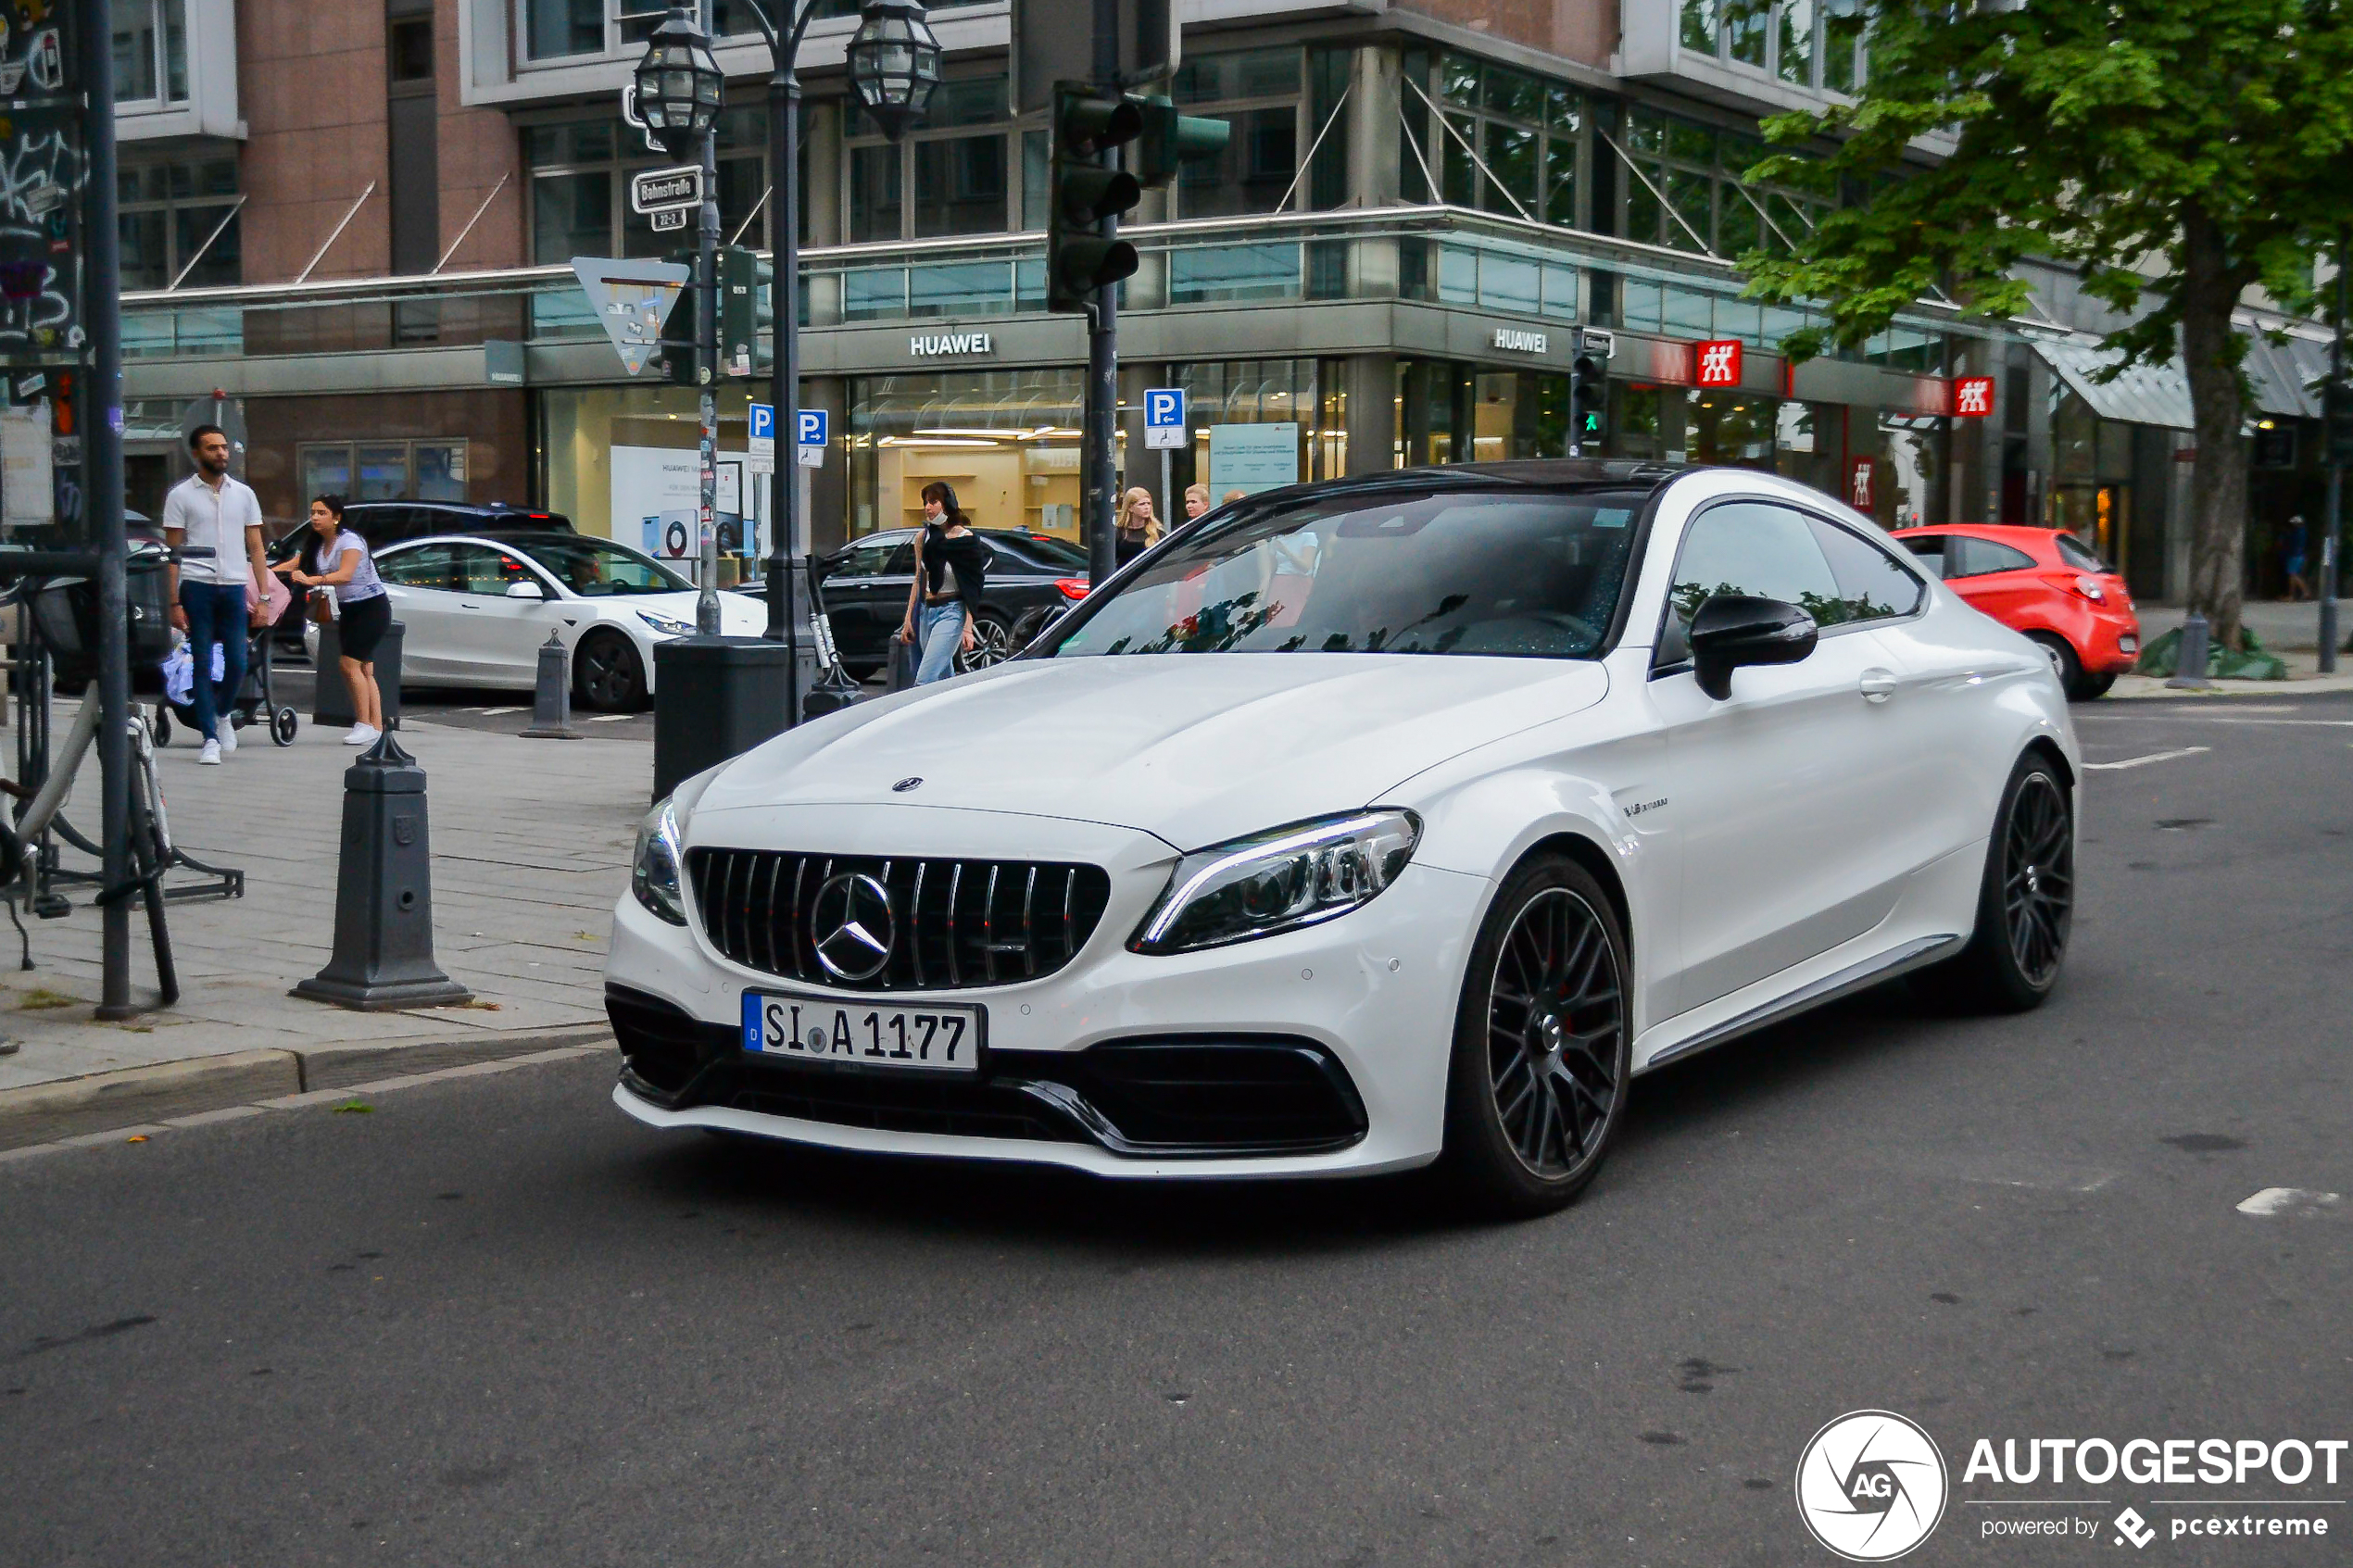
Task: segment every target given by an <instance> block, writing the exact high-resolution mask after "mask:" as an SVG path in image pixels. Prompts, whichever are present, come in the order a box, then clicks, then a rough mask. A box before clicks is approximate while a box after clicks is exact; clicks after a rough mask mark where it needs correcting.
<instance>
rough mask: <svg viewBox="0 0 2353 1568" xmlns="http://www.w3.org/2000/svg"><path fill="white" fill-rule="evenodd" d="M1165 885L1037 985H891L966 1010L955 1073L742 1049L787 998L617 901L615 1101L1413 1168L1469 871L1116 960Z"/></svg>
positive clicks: (671, 1112)
mask: <svg viewBox="0 0 2353 1568" xmlns="http://www.w3.org/2000/svg"><path fill="white" fill-rule="evenodd" d="M1164 874H1165V872H1164V869H1163V870H1162V871H1161V872H1158V873H1155V874H1153V875H1147V876H1137V877H1129V876H1119V875H1115V876H1114V896H1113V901H1112V909H1111V910H1110V912H1108V913H1107V914H1106V916H1105V918H1104V919H1103V921H1102V922H1101V924H1100V925H1099V926H1098V927H1097V929H1096V931H1095V933H1094V935H1093V937H1092V939H1091V940H1089V942H1088V944H1087V946H1086V947H1085V948H1084V949H1082V951H1081V952H1080V954H1079V955H1078V957H1077V959H1076V960H1075V961H1074V962H1072V963H1071V964H1070V965H1069V966H1068V967H1067V968H1065V969H1063V970H1061V971H1060V972H1056V973H1054V974H1052V975H1049V976H1045V977H1042V978H1040V979H1038V980H1034V981H1025V982H1021V983H1017V984H1013V985H993V986H978V987H971V988H966V989H961V990H955V991H940V992H931V993H913V992H908V991H894V992H892V993H890V994H889V996H888V997H887V1000H888V1001H889V1002H891V1003H892V1004H895V1005H913V1004H917V1003H919V1002H920V1001H921V1000H923V999H925V997H929V998H930V999H934V1000H938V1001H943V1002H954V1003H957V1004H962V1005H973V1004H977V1005H980V1006H984V1007H986V1008H987V1009H988V1056H987V1058H986V1059H985V1060H984V1076H983V1078H982V1079H981V1080H980V1081H977V1082H975V1081H970V1080H966V1081H961V1082H942V1081H938V1080H929V1081H916V1080H912V1079H911V1078H909V1077H907V1076H905V1075H900V1076H887V1075H882V1074H875V1073H855V1072H853V1071H850V1070H848V1069H839V1068H826V1067H822V1066H817V1065H813V1064H799V1063H789V1064H788V1063H783V1062H778V1061H774V1060H770V1059H767V1058H764V1057H761V1056H759V1055H757V1054H754V1053H747V1052H745V1051H744V1050H743V1049H742V1048H741V1042H740V1023H739V1022H738V1021H739V1019H740V1016H741V1011H740V1010H741V1006H742V1002H741V998H742V995H743V993H744V991H745V990H746V989H764V988H774V987H777V986H779V985H786V986H789V987H791V988H796V989H801V990H807V989H808V987H807V986H804V985H797V983H792V982H784V981H779V980H778V979H777V977H775V976H774V975H769V974H763V973H761V972H758V971H755V970H751V969H749V968H745V967H743V966H740V965H737V964H735V963H732V962H730V961H728V960H725V959H724V958H722V957H720V956H719V955H718V954H717V953H716V952H715V951H713V950H712V949H711V947H710V945H709V944H708V943H707V942H706V941H705V940H704V939H703V937H702V936H701V935H700V933H699V932H698V931H693V930H682V929H681V928H679V927H676V926H673V925H669V924H666V923H664V922H661V921H660V920H657V919H656V918H655V917H654V916H653V915H652V914H650V913H649V912H648V911H647V910H645V909H642V908H641V907H639V906H638V905H637V904H636V902H635V900H634V899H632V898H628V897H624V898H623V900H622V901H621V904H620V907H619V909H618V912H617V913H616V916H615V919H614V931H613V942H612V948H611V957H610V960H608V963H607V966H606V978H607V985H608V999H609V1009H610V1011H611V1012H612V1014H613V1017H614V1027H615V1032H616V1035H619V1036H620V1038H621V1039H622V1042H623V1050H624V1065H623V1073H622V1080H621V1083H620V1084H619V1085H617V1086H616V1088H615V1090H614V1095H613V1098H614V1100H615V1103H617V1104H618V1105H620V1106H621V1108H622V1109H623V1110H626V1111H627V1112H628V1113H629V1114H630V1115H632V1116H634V1117H635V1118H636V1119H637V1120H639V1121H641V1122H644V1123H648V1125H652V1126H659V1127H708V1128H714V1129H719V1130H724V1131H732V1132H739V1133H749V1134H756V1135H763V1136H768V1137H775V1138H781V1139H786V1140H788V1141H791V1142H795V1143H803V1144H812V1145H820V1146H824V1147H828V1148H843V1149H856V1150H863V1151H868V1152H879V1153H898V1154H911V1155H933V1156H949V1157H956V1158H967V1159H983V1160H1024V1161H1030V1162H1036V1163H1044V1164H1052V1165H1061V1166H1065V1167H1069V1168H1071V1169H1076V1170H1083V1171H1089V1172H1094V1173H1098V1174H1102V1175H1113V1176H1130V1177H1169V1176H1180V1177H1193V1178H1203V1177H1229V1176H1238V1175H1259V1176H1274V1175H1306V1174H1341V1173H1371V1172H1375V1171H1383V1170H1395V1169H1402V1168H1406V1167H1411V1166H1415V1165H1420V1164H1424V1163H1427V1162H1428V1160H1431V1159H1433V1158H1434V1157H1435V1156H1436V1155H1437V1153H1438V1150H1439V1147H1440V1143H1441V1135H1442V1127H1443V1120H1444V1105H1445V1091H1446V1072H1447V1062H1448V1059H1449V1055H1450V1052H1451V1047H1452V1042H1453V1027H1454V1012H1455V1002H1456V998H1457V997H1458V995H1459V991H1460V985H1461V976H1462V972H1463V966H1464V963H1465V962H1466V955H1467V946H1468V941H1469V935H1470V933H1471V932H1472V931H1473V930H1474V929H1475V927H1476V923H1477V921H1478V916H1479V914H1480V912H1481V910H1482V909H1483V907H1484V903H1485V899H1486V894H1487V884H1486V883H1485V882H1484V880H1483V879H1480V878H1478V877H1472V876H1466V875H1462V874H1460V873H1456V872H1445V871H1439V870H1435V869H1432V868H1428V867H1417V866H1409V867H1408V868H1406V871H1405V872H1404V873H1403V875H1401V876H1400V878H1399V879H1398V882H1397V884H1395V885H1394V886H1392V887H1390V889H1389V890H1388V891H1386V892H1384V893H1383V894H1382V895H1381V896H1380V897H1378V898H1376V899H1374V900H1373V901H1372V902H1371V903H1369V904H1367V905H1365V907H1364V908H1362V909H1357V910H1354V911H1353V912H1352V913H1350V914H1348V915H1345V916H1342V917H1340V919H1337V920H1334V921H1331V922H1327V923H1326V924H1324V925H1320V926H1315V927H1311V928H1309V929H1308V930H1305V931H1301V932H1294V933H1291V934H1290V935H1285V936H1277V937H1270V938H1266V939H1264V940H1260V941H1256V942H1247V943H1239V944H1237V945H1235V946H1233V947H1224V948H1214V949H1211V950H1209V951H1206V952H1201V953H1191V954H1182V955H1176V956H1171V957H1145V956H1143V955H1139V954H1136V953H1131V952H1128V951H1127V950H1126V947H1125V943H1126V938H1127V936H1128V935H1129V934H1130V933H1131V932H1132V930H1133V929H1134V926H1135V923H1136V920H1137V918H1138V917H1139V914H1140V912H1141V910H1140V908H1139V899H1141V900H1142V901H1144V902H1148V901H1149V897H1150V896H1151V895H1153V894H1156V893H1157V892H1158V889H1159V886H1160V883H1161V880H1163V879H1164ZM1145 884H1149V886H1146V885H1145ZM842 996H843V1000H844V1001H845V1003H847V1002H849V1001H851V1000H854V999H856V998H855V997H854V996H853V995H852V994H851V993H848V992H844V993H843V994H842ZM870 999H876V1000H879V999H884V998H870Z"/></svg>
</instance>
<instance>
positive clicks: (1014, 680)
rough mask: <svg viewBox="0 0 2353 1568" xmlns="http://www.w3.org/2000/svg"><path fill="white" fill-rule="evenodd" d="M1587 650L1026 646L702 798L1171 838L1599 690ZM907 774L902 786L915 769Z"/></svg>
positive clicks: (1218, 830) (1557, 708)
mask: <svg viewBox="0 0 2353 1568" xmlns="http://www.w3.org/2000/svg"><path fill="white" fill-rule="evenodd" d="M1607 689H1608V677H1607V675H1606V673H1605V672H1604V670H1603V669H1602V667H1601V666H1600V665H1599V664H1595V663H1585V662H1572V661H1566V660H1555V659H1473V658H1453V657H1417V656H1412V655H1368V654H1305V653H1294V654H1194V655H1184V654H1176V655H1164V656H1143V657H1129V658H1118V659H1019V660H1015V661H1013V662H1012V663H1009V664H1003V665H1000V666H998V667H997V668H995V669H993V670H989V671H984V672H982V673H980V674H977V675H971V676H966V677H964V678H963V679H961V680H957V681H953V682H950V683H946V684H941V685H937V686H933V687H929V688H926V689H924V690H921V691H913V692H904V693H900V694H899V695H898V696H890V697H885V698H881V699H879V700H875V701H871V702H864V703H860V704H859V705H857V706H856V707H854V708H852V709H849V710H848V711H846V712H843V713H838V714H835V715H832V716H830V717H828V718H824V719H820V720H816V721H812V722H811V723H809V724H807V725H805V726H803V727H802V728H800V729H799V730H795V731H791V732H788V733H786V734H783V735H780V736H778V737H777V738H776V739H774V740H772V741H770V742H768V743H767V744H766V745H764V746H760V747H758V748H757V749H755V750H753V751H750V752H748V753H746V754H745V755H744V756H742V757H740V758H737V759H735V760H734V761H733V762H731V763H728V764H726V765H725V766H724V768H722V769H721V770H719V771H717V772H716V773H715V774H713V775H711V777H710V778H709V779H708V781H707V782H706V783H705V784H703V787H702V788H701V790H700V791H699V793H698V796H697V797H696V799H695V802H694V813H695V815H696V816H698V817H699V816H701V815H703V814H705V813H708V812H714V811H727V810H738V809H770V808H774V807H779V806H791V805H816V804H852V803H863V804H872V805H878V806H890V807H893V808H898V809H922V808H926V807H958V808H963V809H975V810H990V811H1007V812H1017V813H1022V814H1026V815H1033V816H1044V817H1062V818H1073V819H1078V820H1082V821H1087V822H1105V823H1112V824H1115V825H1119V826H1124V827H1129V828H1137V829H1140V830H1142V831H1144V832H1147V833H1151V834H1157V835H1158V836H1159V837H1161V838H1163V839H1165V840H1166V841H1167V842H1168V843H1169V844H1171V845H1173V846H1175V847H1178V848H1182V849H1191V848H1197V847H1201V846H1202V845H1205V844H1214V843H1216V842H1218V841H1220V840H1222V839H1227V838H1231V837H1235V836H1237V835H1239V834H1246V833H1252V832H1255V831H1257V830H1258V829H1261V828H1265V827H1270V826H1274V825H1277V824H1278V823H1282V822H1294V821H1298V820H1300V819H1302V818H1305V817H1312V816H1316V815H1319V814H1322V813H1324V812H1329V811H1345V810H1349V809H1353V808H1355V807H1358V806H1364V805H1369V804H1372V803H1374V802H1375V801H1377V800H1378V798H1379V797H1380V796H1381V794H1382V792H1383V791H1385V790H1388V789H1390V788H1393V787H1395V786H1396V785H1397V784H1400V783H1401V782H1402V781H1403V780H1406V779H1409V778H1411V777H1412V776H1414V775H1415V774H1416V773H1419V772H1421V771H1424V770H1426V769H1428V768H1431V767H1433V766H1435V765H1437V764H1438V763H1440V762H1442V761H1444V760H1446V759H1448V758H1450V757H1454V756H1457V755H1459V754H1460V753H1462V752H1464V751H1466V750H1468V749H1469V748H1471V747H1472V746H1479V745H1482V744H1484V743H1486V742H1489V741H1491V740H1494V739H1496V738H1498V737H1500V736H1503V735H1507V734H1513V733H1516V732H1517V731H1520V730H1525V729H1528V728H1530V727H1532V726H1534V725H1537V724H1540V723H1543V722H1546V721H1550V720H1554V719H1557V718H1559V717H1561V716H1562V715H1563V714H1566V713H1573V712H1576V711H1578V710H1579V709H1583V708H1586V707H1589V706H1591V705H1592V704H1593V703H1595V702H1598V701H1599V700H1600V699H1601V697H1602V695H1603V693H1604V692H1605V691H1606V690H1607ZM910 779H915V780H920V781H921V782H920V783H919V784H913V785H910V786H909V787H908V788H907V789H904V790H900V789H898V788H896V787H895V786H897V785H899V784H902V783H904V782H905V781H907V780H910Z"/></svg>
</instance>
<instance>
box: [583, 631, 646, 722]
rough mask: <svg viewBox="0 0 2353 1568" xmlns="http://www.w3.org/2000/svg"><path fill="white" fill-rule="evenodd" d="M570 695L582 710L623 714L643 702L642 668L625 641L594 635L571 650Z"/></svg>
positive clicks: (612, 634) (616, 635)
mask: <svg viewBox="0 0 2353 1568" xmlns="http://www.w3.org/2000/svg"><path fill="white" fill-rule="evenodd" d="M572 662H573V677H572V684H573V695H574V696H576V697H578V698H579V701H580V705H581V706H582V707H583V708H596V709H603V710H604V711H605V712H608V713H626V712H629V711H630V710H632V709H636V708H639V707H642V706H643V705H644V703H645V700H646V666H645V661H644V660H643V659H639V658H638V657H637V650H636V648H635V646H633V645H632V644H631V643H630V641H629V639H628V638H627V637H624V636H623V635H622V634H620V633H617V632H598V633H591V634H590V635H588V636H585V637H583V638H582V639H581V640H580V646H579V647H578V648H576V649H574V650H573V656H572Z"/></svg>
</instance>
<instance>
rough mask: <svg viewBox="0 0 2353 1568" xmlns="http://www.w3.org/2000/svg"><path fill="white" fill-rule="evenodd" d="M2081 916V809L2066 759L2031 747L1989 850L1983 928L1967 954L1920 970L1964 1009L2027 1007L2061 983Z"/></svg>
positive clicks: (1937, 993) (1936, 993) (1931, 987)
mask: <svg viewBox="0 0 2353 1568" xmlns="http://www.w3.org/2000/svg"><path fill="white" fill-rule="evenodd" d="M2074 914H2075V806H2074V800H2073V797H2072V796H2071V794H2070V791H2069V789H2068V787H2067V784H2066V782H2065V781H2064V780H2063V779H2062V778H2061V777H2060V776H2059V773H2058V769H2057V764H2056V763H2054V762H2052V761H2051V760H2050V759H2048V758H2047V757H2045V756H2044V755H2043V754H2042V753H2040V752H2034V751H2030V752H2028V753H2027V754H2026V755H2025V756H2024V757H2022V758H2020V759H2019V763H2018V766H2017V767H2016V768H2015V769H2013V770H2012V771H2011V773H2010V778H2009V783H2008V784H2007V786H2006V787H2005V788H2004V789H2003V791H2002V804H2001V809H2000V811H1999V813H1998V814H1997V815H1996V816H1995V818H1994V834H1993V842H1992V843H1990V844H1989V845H1987V846H1986V852H1985V872H1984V878H1983V881H1982V884H1980V887H1979V892H1978V901H1977V929H1976V931H1975V933H1974V934H1972V935H1971V936H1970V937H1969V946H1968V947H1964V948H1963V949H1961V952H1960V955H1959V956H1958V957H1957V958H1954V959H1952V960H1948V961H1946V962H1944V963H1941V964H1938V965H1936V966H1935V967H1934V968H1932V969H1930V970H1927V971H1924V972H1922V973H1921V974H1920V975H1919V980H1920V982H1921V988H1922V989H1923V990H1925V991H1927V992H1928V994H1929V995H1930V996H1931V997H1932V998H1933V999H1935V1000H1937V1001H1940V1002H1943V1003H1944V1004H1946V1005H1947V1006H1950V1007H1954V1008H1957V1009H1958V1010H1964V1011H1995V1012H2024V1011H2026V1010H2028V1009H2030V1008H2034V1007H2039V1006H2041V1005H2042V1002H2043V999H2044V998H2045V997H2047V996H2049V995H2050V994H2051V988H2052V987H2053V986H2054V985H2057V983H2058V976H2059V969H2060V967H2061V966H2062V965H2063V964H2064V963H2065V962H2066V960H2067V939H2068V933H2069V930H2070V926H2071V924H2072V923H2073V920H2074Z"/></svg>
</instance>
